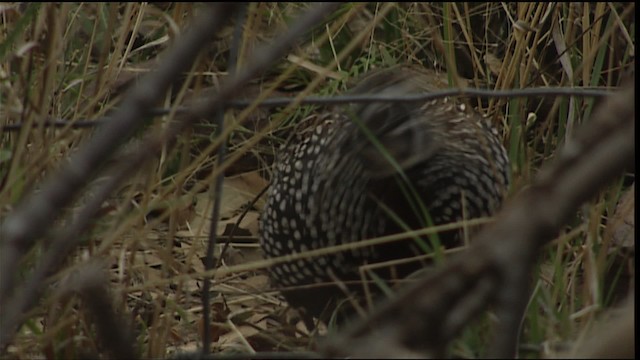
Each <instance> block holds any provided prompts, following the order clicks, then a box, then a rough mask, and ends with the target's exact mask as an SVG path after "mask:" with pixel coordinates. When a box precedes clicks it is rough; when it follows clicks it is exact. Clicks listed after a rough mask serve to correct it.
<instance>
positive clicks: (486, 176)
mask: <svg viewBox="0 0 640 360" xmlns="http://www.w3.org/2000/svg"><path fill="white" fill-rule="evenodd" d="M438 87H439V85H437V84H436V85H434V79H433V78H432V77H431V75H430V74H429V73H425V72H421V71H419V70H415V69H411V68H394V69H387V70H382V71H379V72H375V73H373V74H371V75H369V76H367V77H366V78H365V79H363V80H362V81H360V82H359V84H358V85H357V86H356V87H355V88H354V89H353V90H352V93H354V94H376V95H388V96H393V97H398V98H401V97H402V96H406V95H411V94H419V93H424V92H429V91H434V90H436V89H437V88H438ZM319 116H321V117H322V118H323V119H322V121H321V122H320V124H319V125H318V126H316V127H315V128H314V129H313V130H312V131H309V132H308V133H307V134H305V136H303V137H301V138H300V139H299V141H298V142H295V143H293V144H290V145H288V146H287V147H285V148H284V149H282V150H281V151H280V153H279V155H278V157H277V159H276V168H275V171H274V176H273V179H272V184H271V188H270V192H269V195H268V198H267V202H266V206H265V210H264V213H263V215H262V219H261V220H262V221H261V223H262V225H261V244H262V247H263V249H264V251H265V253H266V255H267V256H268V257H277V256H282V255H288V254H293V253H300V252H304V251H308V250H315V249H320V248H326V247H330V246H335V245H342V244H352V243H355V242H357V241H359V240H361V239H370V238H375V237H380V236H384V235H389V234H395V233H400V232H403V231H406V230H408V229H419V228H424V227H426V226H428V225H429V224H436V225H438V224H445V223H450V222H456V221H459V220H463V219H471V218H476V217H482V216H489V215H491V214H492V213H493V212H494V211H495V210H496V209H497V208H498V206H499V205H500V203H501V201H502V199H503V197H504V195H505V194H506V191H507V187H508V183H509V175H508V174H509V164H508V159H507V156H506V152H505V150H504V148H503V146H502V145H501V142H500V141H499V139H498V137H497V134H496V131H495V130H494V129H493V128H492V127H491V126H489V124H488V123H487V122H486V121H485V119H484V118H482V117H481V116H480V115H479V114H477V113H475V112H474V111H473V110H471V109H468V108H467V107H466V106H465V105H464V104H462V103H458V102H456V101H454V100H451V99H441V100H435V101H431V102H427V103H424V102H423V103H417V102H411V103H407V102H372V103H367V104H357V105H353V106H350V107H346V108H343V109H341V110H340V111H334V112H330V113H326V114H322V115H319ZM440 239H441V241H442V242H443V244H444V245H445V246H455V245H458V244H459V239H460V232H459V231H450V232H447V233H442V234H440ZM423 240H425V241H426V242H427V243H429V240H427V239H423ZM421 249H423V247H421V246H420V244H418V243H417V242H416V241H415V240H414V239H408V240H404V241H401V242H393V243H388V244H384V245H378V246H375V247H361V248H356V249H350V250H347V251H343V252H337V253H332V254H327V255H323V256H318V257H312V258H305V259H301V260H296V261H293V262H288V263H283V264H278V265H275V266H273V267H272V269H271V274H272V278H273V280H274V281H275V284H276V285H277V286H279V287H280V288H282V289H284V290H285V291H283V294H284V295H285V298H286V299H287V301H288V302H289V303H291V305H293V306H296V307H302V308H303V309H305V310H306V311H307V312H308V313H309V314H311V315H314V316H318V315H320V313H321V312H322V311H323V309H325V307H326V305H327V304H328V303H329V302H331V301H336V300H337V299H340V298H342V297H344V295H343V293H344V287H342V288H340V287H336V286H323V285H322V284H325V285H326V284H335V283H336V282H343V283H344V284H353V283H358V282H359V280H360V279H361V276H360V272H359V268H360V267H362V266H364V265H367V264H374V263H378V262H383V261H388V260H395V259H399V258H405V257H410V256H412V255H418V254H420V253H421V252H423V250H421ZM416 267H417V266H416V265H415V263H414V265H410V266H406V267H402V268H399V269H400V270H399V272H398V271H396V272H383V274H384V275H383V277H384V276H386V277H394V276H397V277H400V278H401V277H404V276H406V275H408V272H410V271H412V270H416ZM396 270H398V269H396ZM348 288H349V289H352V290H354V291H355V293H356V294H358V293H361V289H362V286H361V285H358V284H355V285H353V286H351V287H348Z"/></svg>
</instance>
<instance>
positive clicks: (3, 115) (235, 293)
mask: <svg viewBox="0 0 640 360" xmlns="http://www.w3.org/2000/svg"><path fill="white" fill-rule="evenodd" d="M0 7H1V8H2V9H1V11H0V19H1V21H2V22H1V23H0V33H1V34H2V36H0V38H1V39H4V40H0V59H1V60H2V62H1V65H0V119H2V125H11V124H21V125H22V126H21V128H20V130H19V131H6V130H5V131H3V132H2V133H0V138H1V140H2V142H1V145H0V204H2V208H1V209H0V213H2V214H3V215H4V214H6V213H8V212H9V211H11V209H12V207H13V206H14V205H15V204H16V203H17V202H18V201H19V200H20V198H22V197H23V196H24V194H26V193H29V192H32V191H37V190H38V184H39V183H40V181H41V180H42V179H43V178H45V177H46V176H47V174H50V173H51V172H52V171H53V170H54V169H56V168H57V167H58V166H59V164H60V162H61V161H63V160H64V159H65V158H67V157H68V156H69V154H70V153H72V152H74V151H76V149H77V146H78V144H79V143H81V142H82V141H85V140H87V139H88V138H90V135H91V132H92V131H91V129H90V128H89V129H87V128H76V127H74V126H73V124H74V123H75V122H78V121H82V120H87V119H97V118H100V117H101V116H103V115H104V114H106V113H108V112H109V110H110V109H113V108H114V107H116V106H118V103H119V101H120V100H121V98H122V95H123V93H124V90H125V89H126V88H127V86H128V85H129V84H130V83H131V82H132V81H135V79H136V78H137V77H138V76H139V75H140V74H144V73H146V72H149V71H151V70H153V68H154V66H155V65H154V64H155V63H156V61H157V56H158V54H160V53H161V52H162V50H163V49H165V48H166V47H167V46H169V45H170V44H171V43H172V42H173V41H176V37H177V36H178V34H179V33H180V32H181V29H183V27H184V26H185V25H186V24H187V22H188V21H189V18H190V17H191V15H192V14H193V13H194V12H195V11H197V5H193V4H187V3H176V4H172V5H170V4H168V3H167V4H138V3H126V4H120V3H108V4H103V3H82V4H76V3H63V4H50V3H44V4H31V3H30V4H21V5H17V4H16V5H12V4H5V5H0ZM305 7H306V5H304V4H297V3H287V4H275V3H259V4H258V3H252V4H250V5H249V7H248V10H247V17H246V23H245V27H244V33H243V36H242V39H241V42H240V48H239V59H238V63H239V66H242V65H243V64H246V63H247V61H248V59H250V58H251V56H252V54H253V50H254V49H255V47H256V45H257V44H259V43H262V42H265V41H267V42H268V41H269V40H270V39H272V38H273V37H274V36H275V35H276V34H278V33H279V32H281V31H282V30H283V29H284V28H286V26H287V23H290V22H291V17H292V16H293V15H294V14H295V13H296V10H299V9H301V8H305ZM634 10H635V9H634V4H633V3H595V4H592V3H571V4H568V3H560V4H557V3H546V2H538V3H448V4H426V3H419V4H417V3H403V4H389V3H372V4H363V3H357V4H345V5H343V6H342V7H341V8H340V10H339V11H338V12H336V13H335V14H333V15H332V16H331V18H330V19H328V20H327V22H326V25H325V26H323V27H320V28H318V29H314V31H312V32H311V33H310V35H309V36H307V37H306V40H305V42H304V43H301V44H300V45H299V46H298V47H297V48H295V49H293V51H292V52H291V53H290V54H288V55H287V56H285V57H283V58H282V61H281V62H280V63H279V64H278V65H277V66H275V67H273V68H272V69H271V71H269V72H268V73H266V74H264V75H263V76H262V77H261V78H259V79H255V81H253V83H252V84H251V86H250V87H248V88H247V89H246V93H245V94H240V96H241V97H245V96H246V97H247V98H254V97H257V96H259V97H269V96H291V97H296V98H301V97H304V96H306V95H311V94H321V95H332V94H335V93H339V92H341V91H343V90H344V89H346V88H347V87H348V85H349V83H350V81H351V80H352V79H353V78H355V77H357V76H358V75H360V74H362V73H364V72H366V71H368V70H370V69H372V68H378V67H386V66H391V65H395V64H402V63H411V64H418V65H422V66H424V67H428V68H433V69H435V70H437V71H439V72H441V73H442V74H444V76H446V77H447V79H448V80H447V81H448V82H449V84H450V85H451V86H457V85H459V84H462V79H468V80H469V81H470V83H471V84H472V86H475V87H481V88H489V89H519V88H525V87H548V86H571V87H598V88H614V87H617V86H619V85H620V84H621V83H622V82H623V81H624V80H626V79H627V78H629V77H630V74H633V69H634V65H635V60H634V55H635V33H634V31H635V18H634V16H633V13H634ZM232 31H233V29H232V28H231V27H229V28H228V29H226V30H225V31H224V32H223V33H222V34H221V36H220V41H217V42H216V43H215V44H212V45H211V46H210V47H209V48H207V49H203V51H202V53H201V56H200V58H199V59H198V60H197V61H196V62H195V64H194V66H193V68H192V70H191V71H190V72H189V73H188V74H185V75H184V77H183V78H182V79H180V81H179V82H177V83H176V84H174V86H173V88H172V89H171V91H170V92H168V93H167V95H166V98H165V99H164V100H163V101H162V102H161V103H159V104H157V106H158V107H163V108H167V109H171V111H170V112H169V114H168V115H165V116H158V117H154V118H149V119H148V127H162V126H165V125H166V124H167V122H169V121H171V120H172V119H173V118H175V117H178V116H180V115H179V114H178V113H177V112H176V111H175V110H176V109H177V107H178V106H180V105H183V104H185V103H188V102H189V101H191V100H190V99H193V98H194V97H197V96H200V95H201V94H206V93H207V92H209V93H210V92H211V91H215V90H216V89H217V86H218V84H219V81H220V79H221V78H222V77H223V76H225V75H226V74H227V71H228V67H229V64H228V63H227V61H228V60H227V58H228V54H229V47H230V44H231V34H232ZM469 101H470V103H471V104H472V105H473V106H475V107H477V108H478V110H479V111H480V112H481V113H484V114H487V115H489V116H490V117H491V119H492V121H493V122H494V123H495V124H496V125H498V127H499V128H500V129H501V130H502V137H503V139H504V144H505V146H506V147H507V149H508V152H509V156H510V159H511V161H512V164H513V187H512V192H517V191H519V190H520V189H521V188H523V187H524V186H526V184H527V183H529V181H530V180H531V178H532V177H533V176H535V174H536V172H537V169H538V168H539V167H540V166H541V165H542V164H544V163H546V162H548V161H552V160H553V157H554V154H555V152H556V151H557V149H558V148H559V147H561V146H562V145H563V144H564V143H565V142H566V141H567V139H569V138H570V136H571V134H572V132H573V131H574V129H575V128H576V127H579V126H580V124H581V123H583V122H585V121H588V118H589V115H590V114H591V113H592V111H593V108H594V106H597V101H595V100H594V99H591V98H578V97H572V98H559V97H558V98H546V99H539V98H528V99H527V98H513V99H508V100H505V99H490V100H488V101H486V100H481V99H469ZM316 110H317V107H313V106H297V105H296V104H295V103H292V104H291V105H290V106H287V107H285V108H282V109H274V110H264V109H261V110H256V109H254V108H248V109H246V110H244V111H228V112H227V114H226V115H225V123H226V135H228V136H229V138H228V139H229V153H228V159H227V161H226V162H225V165H224V166H223V167H222V168H215V166H214V162H215V161H214V160H215V158H214V157H215V152H216V149H217V147H218V146H219V144H220V140H219V139H215V138H213V135H212V134H213V126H214V125H213V120H212V119H207V120H204V121H203V123H202V124H199V125H197V126H195V127H194V128H193V129H191V130H190V131H188V132H187V133H184V134H183V135H182V136H181V138H180V139H179V142H178V144H177V145H176V146H174V147H172V148H165V149H164V150H163V151H162V153H161V154H157V156H156V157H155V158H154V160H153V161H152V162H150V163H149V164H147V165H146V166H145V168H144V169H140V170H141V171H139V172H138V173H137V175H136V176H135V177H133V178H131V179H130V180H129V181H128V183H127V184H125V185H124V186H123V187H122V188H121V189H119V191H118V192H117V193H116V194H114V196H113V197H112V198H111V199H110V200H109V202H108V203H105V204H104V206H103V210H104V211H103V214H102V217H101V218H99V219H98V220H97V221H96V223H95V225H94V227H93V228H92V230H91V231H90V232H89V233H87V234H85V241H84V245H83V246H82V247H81V248H79V249H77V250H76V251H75V252H74V253H73V256H72V257H70V258H69V259H68V260H67V262H66V265H65V267H64V268H63V269H62V270H60V271H59V272H57V273H56V274H51V277H50V279H49V283H50V290H49V291H48V292H47V293H46V295H45V296H44V298H43V299H42V300H41V302H40V303H39V306H38V307H37V308H36V309H34V310H32V311H31V312H30V313H29V314H28V316H27V320H26V322H25V324H24V326H22V328H21V329H20V331H19V333H18V336H17V337H16V338H15V340H14V342H13V345H11V346H10V348H9V349H8V351H9V354H11V355H10V356H11V357H15V358H32V357H47V358H70V357H80V356H84V355H92V354H97V353H101V352H102V350H103V349H101V347H100V344H99V343H98V342H97V341H96V339H97V337H96V334H95V329H94V327H93V325H92V322H91V320H90V317H89V316H88V315H87V314H86V313H85V312H84V310H83V306H82V302H81V301H80V300H79V298H78V297H77V296H75V295H73V293H70V292H68V291H65V287H64V286H62V285H63V284H64V282H65V280H66V279H67V278H68V277H69V276H70V274H73V273H74V272H76V271H81V269H82V266H83V264H85V263H86V261H87V260H88V259H103V260H104V264H105V268H106V269H107V270H108V271H109V274H110V279H111V290H112V295H113V301H114V303H115V306H116V308H117V309H119V310H121V311H122V312H123V313H124V314H126V316H127V321H129V322H130V325H131V326H132V327H134V328H135V330H136V334H137V335H136V339H135V342H136V346H137V349H136V350H137V351H138V353H139V354H141V356H145V357H164V356H167V355H168V354H171V353H174V352H177V351H186V350H189V349H195V348H196V347H197V346H198V341H199V340H200V332H201V331H202V327H203V324H202V323H201V320H200V318H201V315H200V314H201V303H200V300H199V296H200V287H201V276H200V274H202V272H203V271H204V267H203V264H202V258H203V257H204V253H205V249H206V235H207V234H208V231H209V221H208V220H207V219H208V216H207V212H208V211H210V208H211V205H212V201H211V198H212V196H211V194H210V192H208V191H207V190H208V189H209V185H210V184H212V183H213V179H214V178H215V176H216V175H217V174H218V173H219V172H220V171H224V172H225V176H226V179H227V180H226V186H225V189H224V191H223V195H222V196H223V202H222V204H223V205H222V206H223V211H222V220H221V222H220V224H219V226H218V229H217V231H218V234H219V235H221V236H222V238H223V239H229V237H228V235H229V231H230V228H229V226H231V225H233V224H235V223H236V221H237V220H238V219H239V215H240V213H241V212H242V210H243V207H244V206H247V204H248V203H249V202H250V201H251V200H252V199H253V198H254V197H255V196H256V195H257V194H258V193H259V192H260V191H261V190H262V189H263V188H264V186H266V184H267V181H268V179H269V177H270V175H269V174H270V171H271V170H270V164H271V161H272V159H273V156H274V153H275V151H276V149H277V148H278V147H279V145H280V144H281V143H283V142H284V141H285V140H286V138H287V137H288V135H289V134H290V133H291V131H292V129H293V128H294V127H295V126H297V124H298V123H299V122H300V120H301V119H304V118H306V117H307V115H309V114H311V113H313V111H316ZM58 119H60V120H64V121H65V122H66V124H67V125H66V126H64V127H61V128H53V127H49V126H45V125H44V124H45V122H46V121H51V120H58ZM132 144H133V143H132ZM120 156H122V154H121V153H116V154H113V158H112V162H113V163H116V162H117V161H118V159H119V157H120ZM105 169H106V170H105V171H106V173H105V174H108V171H109V168H108V167H106V168H105ZM105 174H102V175H105ZM633 181H634V176H633V175H627V176H621V177H620V180H619V181H618V182H617V183H615V184H611V186H610V187H609V188H607V189H606V190H605V191H603V192H602V193H601V194H600V195H599V196H598V197H597V198H594V199H593V200H592V201H591V202H590V203H588V204H585V205H584V206H583V208H582V209H581V211H580V213H578V214H576V217H575V219H574V221H573V222H572V223H571V224H568V226H567V228H566V231H565V232H563V234H561V235H560V236H559V237H558V238H557V239H556V240H555V241H554V242H553V243H552V244H551V245H549V246H548V247H547V248H546V251H545V254H544V255H543V256H542V259H541V261H540V266H539V269H538V273H537V274H535V276H534V277H533V278H532V285H533V286H532V288H533V293H532V295H531V299H530V304H529V307H528V309H527V315H526V319H525V321H524V324H523V333H522V337H521V349H520V356H521V357H541V356H549V355H550V354H553V353H554V351H556V350H558V349H562V348H565V347H567V346H569V344H570V343H571V341H573V339H575V338H576V337H578V336H579V335H580V334H582V333H584V331H586V330H587V329H588V328H589V327H590V325H591V324H592V322H593V320H594V319H595V317H596V316H597V315H598V314H599V313H600V312H601V310H602V309H604V308H606V307H608V306H610V305H611V304H612V303H614V302H616V301H617V300H619V299H620V298H621V297H622V296H623V295H624V294H626V288H627V287H629V286H632V284H634V281H635V280H634V278H633V261H634V260H633V259H634V258H633V256H631V257H629V255H628V251H629V247H628V246H626V245H625V246H623V245H621V244H622V242H621V240H620V239H619V238H616V236H614V235H612V234H614V233H616V231H617V230H616V229H617V228H611V227H612V226H616V227H617V226H620V225H611V224H612V223H613V224H616V222H611V221H610V219H611V218H615V217H614V214H618V213H617V212H616V210H615V209H616V205H617V203H618V200H619V199H620V198H621V197H622V196H623V194H624V192H625V189H626V188H628V186H629V185H630V184H631V183H632V182H633ZM81 202H82V199H80V200H79V203H81ZM261 206H262V203H261V201H258V202H257V203H256V204H255V206H254V207H253V208H252V209H251V210H250V211H249V212H248V214H247V216H246V217H245V218H244V220H243V221H242V222H241V223H240V225H239V230H240V231H241V232H242V235H238V233H236V235H235V236H234V239H233V240H232V241H231V242H230V243H229V244H228V247H227V246H226V245H220V249H219V251H218V254H221V252H222V251H221V249H222V247H225V248H226V250H225V252H224V255H223V256H222V257H221V259H222V261H221V267H222V268H226V267H231V266H236V265H245V266H244V268H245V270H244V271H242V272H237V273H232V274H226V275H223V276H219V277H217V278H216V281H215V286H214V304H213V309H214V313H213V316H214V320H215V323H214V324H213V325H212V326H211V330H212V332H213V334H214V341H215V343H214V345H213V347H214V351H231V350H234V351H241V352H251V351H270V350H295V349H307V348H309V347H313V344H314V340H313V338H312V337H310V335H309V334H308V333H307V331H306V330H305V329H304V327H303V326H301V324H300V323H299V322H296V321H295V319H289V318H287V315H288V313H287V312H286V311H285V310H286V309H285V308H284V307H285V303H284V302H283V301H282V300H280V298H279V297H278V296H277V293H276V292H274V291H272V290H270V288H269V286H268V281H267V278H266V276H265V272H264V269H261V268H259V266H263V265H264V263H263V262H259V261H258V260H259V259H260V258H261V255H260V251H259V249H258V244H257V226H258V224H257V218H258V213H259V211H260V209H261ZM74 209H77V207H74V208H69V209H60V219H61V220H60V224H62V223H63V222H64V221H65V220H64V218H65V217H66V216H69V215H70V214H72V213H73V211H74ZM624 211H627V212H628V211H629V210H628V208H627V210H623V216H624V214H625V213H624ZM618 224H619V222H618ZM44 251H46V241H45V242H44V243H41V244H39V245H38V246H37V247H35V248H34V249H32V251H30V252H29V253H28V255H27V257H26V258H25V259H24V261H23V262H22V265H21V268H20V269H16V272H17V273H20V274H23V273H27V272H28V271H29V269H30V268H31V266H32V265H33V264H34V263H37V262H38V259H39V258H40V256H41V255H42V253H43V252H44ZM625 251H626V252H625ZM632 251H633V249H631V253H632ZM629 284H631V285H629ZM289 320H291V321H292V322H293V324H289V323H288V322H287V321H289ZM491 321H492V320H491V315H490V314H489V315H487V316H486V317H485V318H484V319H482V320H480V321H478V324H477V325H476V326H474V327H471V328H469V329H468V330H466V331H465V333H464V334H462V336H461V338H460V340H459V341H457V342H455V343H454V344H453V345H452V347H451V352H452V354H453V355H455V356H460V357H477V356H480V355H482V354H483V351H484V350H483V349H484V345H485V344H486V333H487V330H486V329H487V327H488V326H489V324H490V323H491ZM115 331H117V329H115Z"/></svg>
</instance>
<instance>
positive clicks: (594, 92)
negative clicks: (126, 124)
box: [0, 87, 611, 131]
mask: <svg viewBox="0 0 640 360" xmlns="http://www.w3.org/2000/svg"><path fill="white" fill-rule="evenodd" d="M609 95H611V91H610V90H602V89H588V88H574V87H556V88H551V87H546V88H527V89H512V90H489V89H470V88H466V89H457V88H451V89H446V90H441V91H434V92H430V93H427V94H415V95H402V96H389V95H375V94H366V95H337V96H330V97H328V96H309V97H306V98H304V99H301V100H300V101H299V103H300V104H301V105H324V106H331V105H342V104H357V103H368V102H374V101H379V102H393V103H402V102H422V101H429V100H435V99H440V98H444V97H449V96H459V97H482V98H491V97H495V98H514V97H544V96H582V97H606V96H609ZM293 101H295V99H293V98H280V97H279V98H270V99H265V100H263V101H262V102H260V103H259V104H257V105H256V106H257V107H267V108H269V107H280V106H287V105H289V104H290V103H291V102H293ZM254 102H255V99H245V100H230V101H228V102H226V103H225V104H224V105H225V106H226V107H229V108H235V109H244V108H247V107H249V106H252V105H253V104H254ZM171 111H175V112H176V113H177V114H182V113H188V112H190V111H192V110H191V108H190V107H186V106H179V107H177V109H174V108H172V109H168V108H153V109H151V110H150V111H149V114H150V115H154V116H160V115H167V114H169V113H170V112H171ZM105 121H106V119H98V120H78V121H74V122H71V121H68V120H64V119H50V120H47V121H46V122H45V123H44V124H33V126H45V127H46V126H49V127H56V128H62V127H65V126H70V127H72V128H86V127H92V126H96V125H98V124H101V123H103V122H105ZM22 127H23V124H8V125H2V126H1V127H0V131H16V130H20V129H21V128H22Z"/></svg>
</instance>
